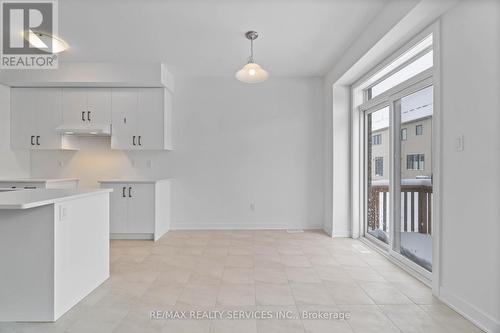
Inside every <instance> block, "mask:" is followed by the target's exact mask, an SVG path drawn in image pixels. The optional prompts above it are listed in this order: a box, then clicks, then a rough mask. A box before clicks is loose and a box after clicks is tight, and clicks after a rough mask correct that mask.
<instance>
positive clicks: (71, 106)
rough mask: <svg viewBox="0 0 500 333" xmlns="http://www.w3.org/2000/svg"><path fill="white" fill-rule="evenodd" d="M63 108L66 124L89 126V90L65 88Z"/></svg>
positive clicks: (63, 90) (63, 91)
mask: <svg viewBox="0 0 500 333" xmlns="http://www.w3.org/2000/svg"><path fill="white" fill-rule="evenodd" d="M62 108H63V122H64V124H66V125H80V126H85V125H87V124H88V121H87V90H86V89H85V88H63V89H62Z"/></svg>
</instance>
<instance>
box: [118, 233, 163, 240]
mask: <svg viewBox="0 0 500 333" xmlns="http://www.w3.org/2000/svg"><path fill="white" fill-rule="evenodd" d="M109 239H113V240H119V239H122V240H125V239H127V240H129V239H130V240H153V239H154V234H109Z"/></svg>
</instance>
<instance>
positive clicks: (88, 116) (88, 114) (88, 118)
mask: <svg viewBox="0 0 500 333" xmlns="http://www.w3.org/2000/svg"><path fill="white" fill-rule="evenodd" d="M91 113H92V112H90V111H87V120H88V121H92V119H90V114H91Z"/></svg>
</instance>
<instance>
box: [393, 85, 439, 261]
mask: <svg viewBox="0 0 500 333" xmlns="http://www.w3.org/2000/svg"><path fill="white" fill-rule="evenodd" d="M393 103H394V113H395V114H394V116H395V125H396V127H397V128H396V130H397V131H396V133H399V136H398V138H396V143H395V151H396V154H397V155H398V156H399V159H397V160H396V163H395V171H396V172H395V173H394V174H395V178H396V179H395V183H396V184H397V186H396V188H395V190H396V191H397V192H398V195H397V197H396V198H400V200H396V201H397V202H396V209H395V212H396V215H397V216H395V219H396V220H397V221H400V223H399V224H398V225H397V226H396V228H397V229H396V230H395V233H394V250H395V251H397V252H399V253H400V254H401V255H403V256H404V257H406V258H407V259H410V260H411V261H412V262H414V263H416V264H418V265H419V266H421V267H423V268H425V269H426V270H427V271H432V192H433V191H432V116H433V87H432V86H428V87H425V88H423V89H420V90H418V91H416V92H413V93H411V94H408V95H405V96H403V97H401V98H399V99H397V100H395V101H394V102H393Z"/></svg>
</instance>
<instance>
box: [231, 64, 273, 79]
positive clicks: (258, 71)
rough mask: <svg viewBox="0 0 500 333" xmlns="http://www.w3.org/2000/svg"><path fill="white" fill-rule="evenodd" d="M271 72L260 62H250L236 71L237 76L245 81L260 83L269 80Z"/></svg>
mask: <svg viewBox="0 0 500 333" xmlns="http://www.w3.org/2000/svg"><path fill="white" fill-rule="evenodd" d="M268 77H269V73H268V72H267V71H266V70H265V69H262V67H260V66H259V65H258V64H256V63H253V62H249V63H248V64H246V65H245V66H243V68H242V69H240V70H239V71H238V72H236V78H237V79H238V80H240V81H241V82H245V83H259V82H262V81H265V80H267V78H268Z"/></svg>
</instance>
